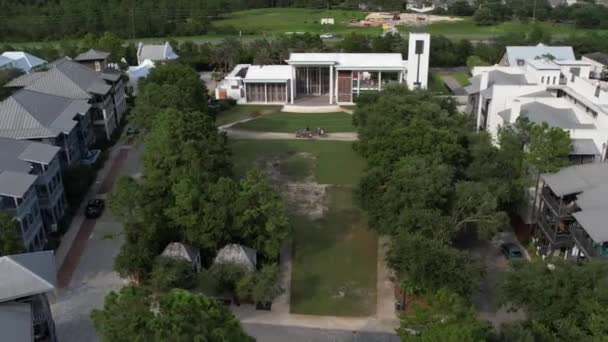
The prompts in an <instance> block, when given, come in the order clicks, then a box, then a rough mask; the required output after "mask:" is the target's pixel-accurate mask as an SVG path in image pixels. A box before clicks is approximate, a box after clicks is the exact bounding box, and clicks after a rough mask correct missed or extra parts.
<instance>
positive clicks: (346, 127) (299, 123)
mask: <svg viewBox="0 0 608 342" xmlns="http://www.w3.org/2000/svg"><path fill="white" fill-rule="evenodd" d="M352 121H353V117H352V115H351V114H348V113H342V112H340V113H284V112H275V113H271V114H267V115H263V116H259V117H258V118H256V119H255V120H251V121H247V122H243V123H240V124H237V125H235V126H234V127H235V128H238V129H244V130H250V131H259V132H286V133H289V132H295V131H296V130H298V129H302V128H306V127H309V128H310V129H314V128H316V127H321V128H323V129H325V130H326V131H328V132H355V131H356V129H355V127H354V126H353V124H352Z"/></svg>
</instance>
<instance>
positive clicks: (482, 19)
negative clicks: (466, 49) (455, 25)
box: [473, 6, 496, 26]
mask: <svg viewBox="0 0 608 342" xmlns="http://www.w3.org/2000/svg"><path fill="white" fill-rule="evenodd" d="M473 20H474V21H475V23H476V24H477V25H482V26H490V25H494V24H496V16H495V15H494V13H492V10H491V9H490V8H489V7H487V6H482V7H479V8H478V9H477V11H475V14H474V15H473Z"/></svg>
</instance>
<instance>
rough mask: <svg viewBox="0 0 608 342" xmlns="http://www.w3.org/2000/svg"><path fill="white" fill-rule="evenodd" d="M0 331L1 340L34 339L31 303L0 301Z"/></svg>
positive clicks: (7, 341) (18, 340)
mask: <svg viewBox="0 0 608 342" xmlns="http://www.w3.org/2000/svg"><path fill="white" fill-rule="evenodd" d="M0 331H2V341H3V342H23V341H34V336H33V329H32V305H31V304H30V303H19V302H7V303H0Z"/></svg>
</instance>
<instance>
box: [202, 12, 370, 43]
mask: <svg viewBox="0 0 608 342" xmlns="http://www.w3.org/2000/svg"><path fill="white" fill-rule="evenodd" d="M366 15H367V13H366V12H363V11H343V10H324V9H306V8H271V9H252V10H247V11H240V12H234V13H230V14H227V15H226V18H225V19H220V20H215V21H213V26H214V27H218V28H224V29H226V28H231V29H232V28H234V29H235V30H236V31H237V32H238V31H241V32H242V34H244V35H259V36H268V35H283V34H286V33H288V32H292V33H295V32H309V33H317V34H318V33H325V32H327V33H333V34H338V35H344V34H348V33H351V32H358V33H363V34H374V35H376V34H380V33H381V32H382V29H381V28H379V27H360V26H354V25H350V21H351V20H353V19H364V18H365V16H366ZM321 18H334V21H335V24H334V25H321V23H320V22H321Z"/></svg>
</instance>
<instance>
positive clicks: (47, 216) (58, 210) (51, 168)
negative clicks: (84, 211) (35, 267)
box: [0, 138, 66, 251]
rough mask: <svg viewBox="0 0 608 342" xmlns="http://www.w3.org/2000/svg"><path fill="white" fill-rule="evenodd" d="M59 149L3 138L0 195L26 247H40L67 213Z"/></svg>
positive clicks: (0, 141) (0, 147) (35, 248)
mask: <svg viewBox="0 0 608 342" xmlns="http://www.w3.org/2000/svg"><path fill="white" fill-rule="evenodd" d="M58 155H59V148H58V147H56V146H52V145H48V144H42V143H36V142H30V141H27V140H14V139H7V138H0V197H1V198H2V207H1V208H0V210H3V211H5V212H7V213H9V214H11V215H13V216H14V218H15V221H16V222H17V225H18V228H19V229H18V232H19V235H20V237H21V238H22V240H23V245H24V246H25V248H26V250H28V251H34V250H40V249H41V248H42V247H43V246H44V244H45V243H46V241H47V236H48V234H49V233H50V232H51V231H53V230H56V228H57V224H58V223H59V221H60V220H61V218H62V217H63V216H64V213H65V206H66V200H65V194H64V189H63V181H62V179H61V168H60V163H59V157H58Z"/></svg>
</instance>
